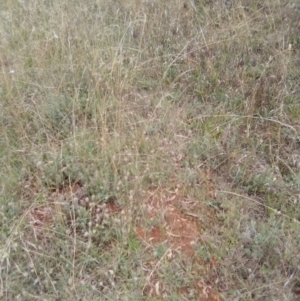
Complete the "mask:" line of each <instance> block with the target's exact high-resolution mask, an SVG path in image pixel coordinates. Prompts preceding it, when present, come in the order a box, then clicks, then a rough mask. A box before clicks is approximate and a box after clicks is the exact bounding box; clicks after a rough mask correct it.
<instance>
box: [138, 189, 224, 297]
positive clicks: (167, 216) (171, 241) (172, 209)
mask: <svg viewBox="0 0 300 301" xmlns="http://www.w3.org/2000/svg"><path fill="white" fill-rule="evenodd" d="M185 202H186V200H185V198H184V197H183V196H181V195H180V194H179V193H178V191H176V192H174V193H170V192H167V191H163V190H161V189H154V190H152V191H150V196H149V197H148V198H147V199H146V200H144V201H143V208H144V210H145V217H146V218H147V221H148V223H149V224H150V226H148V227H147V226H146V225H138V226H137V227H136V229H135V232H136V235H137V236H138V237H139V239H141V240H142V241H143V242H144V243H145V244H146V245H147V246H148V247H149V246H152V247H155V245H158V244H161V243H165V244H166V245H167V246H168V247H169V249H168V251H167V252H166V254H165V255H164V257H166V258H167V259H168V260H176V258H175V257H176V254H184V255H186V256H188V257H190V258H192V260H196V261H197V262H199V261H200V259H199V258H196V256H195V255H196V254H195V253H196V250H195V248H194V246H195V245H196V244H199V242H201V241H202V238H201V233H202V232H203V230H204V229H205V228H207V225H211V224H213V221H212V220H211V219H216V216H215V212H214V211H213V209H210V208H209V207H205V206H203V210H202V208H201V210H202V214H203V215H204V216H206V217H207V219H208V220H207V221H205V223H203V224H202V222H201V219H200V218H198V217H197V215H196V214H193V213H188V212H186V210H184V209H183V208H186V207H189V206H190V205H185V204H184V203H185ZM198 206H199V204H198ZM190 207H191V210H192V212H193V206H190ZM151 224H152V225H151ZM160 260H162V258H161V259H160ZM200 263H201V264H203V265H204V263H202V262H200ZM158 264H159V262H157V261H156V262H152V264H151V265H152V269H150V270H152V271H154V270H155V268H156V266H157V265H158ZM210 264H212V265H214V266H215V265H217V262H214V263H210ZM151 278H152V279H151ZM194 289H195V291H197V295H198V296H199V301H222V300H223V299H222V298H221V296H220V295H219V294H218V293H217V292H216V291H215V290H214V289H213V288H212V287H210V286H206V285H204V284H200V282H199V281H198V282H195V284H194ZM162 291H163V284H162V283H160V282H158V280H157V279H156V277H155V276H154V275H152V273H151V274H150V276H148V281H147V283H146V285H145V287H144V293H145V294H146V295H148V296H149V295H150V296H155V295H157V296H158V295H161V294H162V293H163V292H162Z"/></svg>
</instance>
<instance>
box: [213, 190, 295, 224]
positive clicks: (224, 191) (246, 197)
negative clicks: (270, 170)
mask: <svg viewBox="0 0 300 301" xmlns="http://www.w3.org/2000/svg"><path fill="white" fill-rule="evenodd" d="M219 192H221V193H227V194H231V195H234V196H238V197H242V198H244V199H247V200H250V201H253V202H254V203H257V204H259V205H262V206H264V207H265V208H268V209H270V210H271V211H273V212H275V213H276V214H278V215H282V216H283V217H286V218H288V219H291V220H292V221H293V222H295V223H297V224H300V221H298V220H296V219H295V218H291V217H290V216H288V215H286V214H284V213H282V212H280V211H278V210H276V209H274V208H272V207H270V206H268V205H265V204H263V203H261V202H259V201H257V200H255V199H252V198H249V197H248V196H245V195H241V194H239V193H235V192H231V191H226V190H219Z"/></svg>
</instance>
